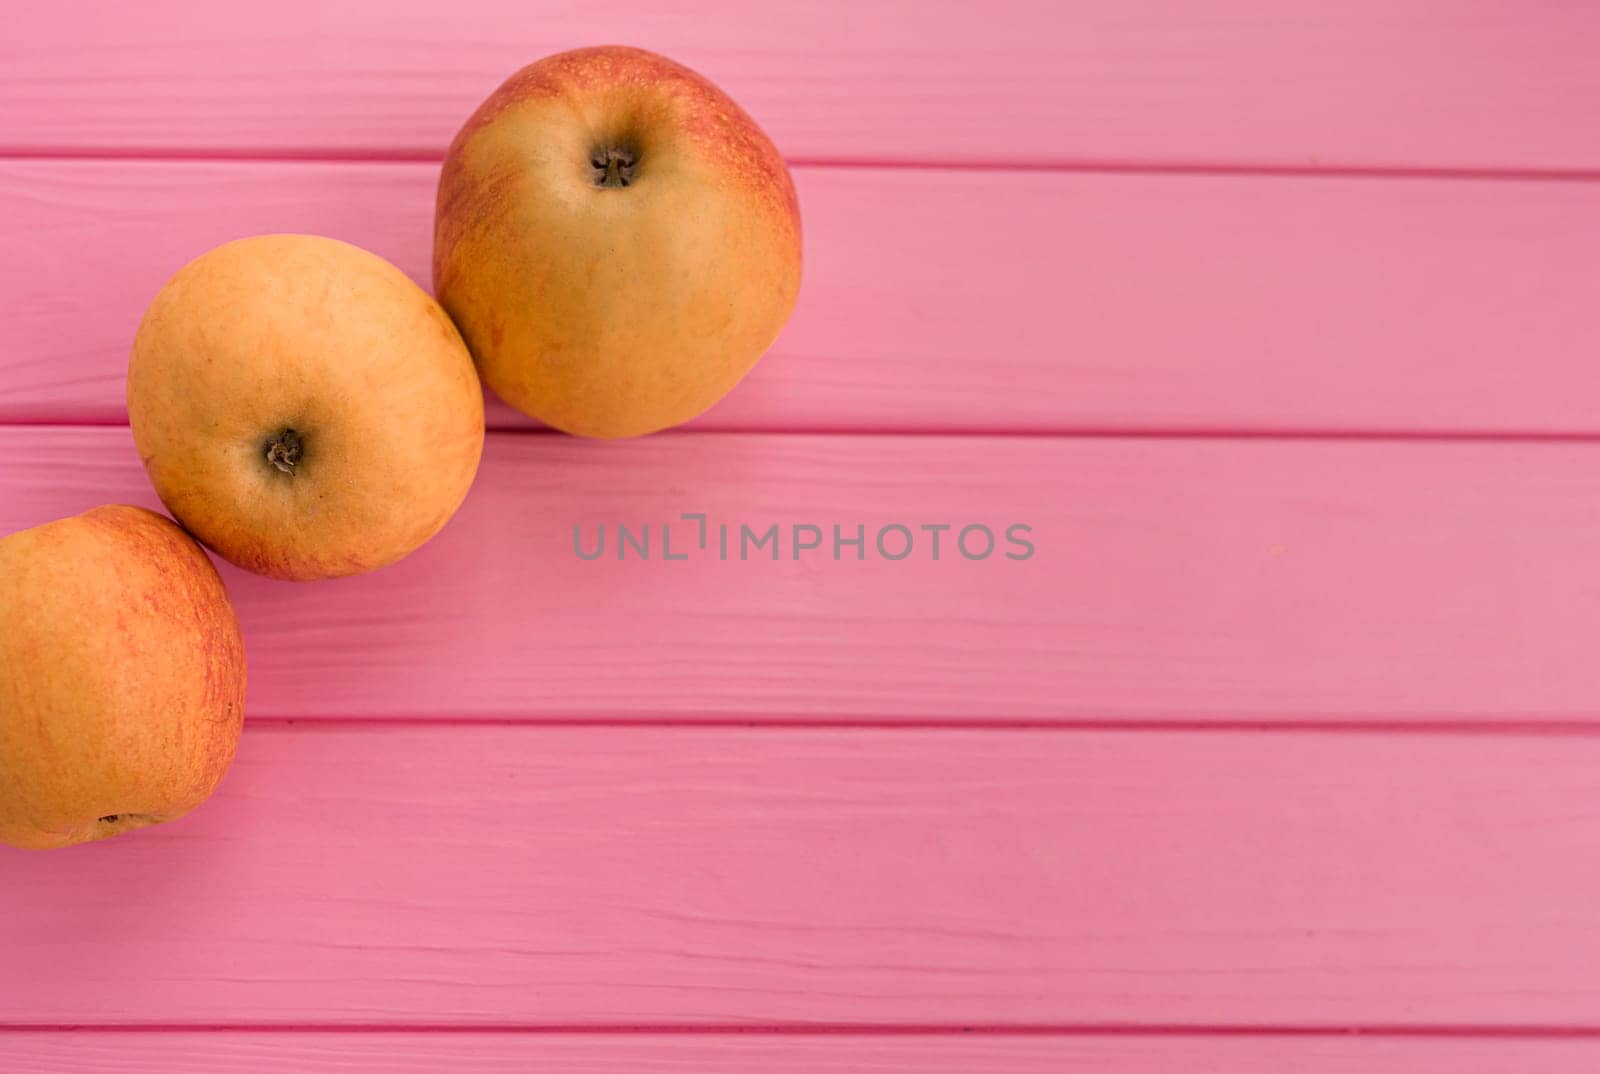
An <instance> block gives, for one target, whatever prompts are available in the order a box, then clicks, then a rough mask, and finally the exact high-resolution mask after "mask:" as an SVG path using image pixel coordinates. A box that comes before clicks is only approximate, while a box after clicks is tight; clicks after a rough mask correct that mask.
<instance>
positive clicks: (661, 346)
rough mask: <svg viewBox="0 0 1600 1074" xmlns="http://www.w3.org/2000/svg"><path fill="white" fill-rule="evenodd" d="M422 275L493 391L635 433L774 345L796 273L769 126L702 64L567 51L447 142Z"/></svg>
mask: <svg viewBox="0 0 1600 1074" xmlns="http://www.w3.org/2000/svg"><path fill="white" fill-rule="evenodd" d="M433 283H434V290H435V293H436V294H437V295H438V298H439V301H440V302H441V303H442V304H443V305H444V308H445V309H446V310H448V311H449V313H450V316H451V317H452V318H454V319H455V322H456V325H457V326H458V327H459V328H460V329H461V333H462V335H463V336H464V337H465V339H466V341H467V346H468V347H469V348H470V349H471V351H472V354H473V357H474V358H475V359H476V360H477V363H478V369H479V372H480V373H481V374H482V375H483V378H484V381H485V382H486V383H487V384H488V385H489V387H491V388H493V389H494V391H495V392H496V393H497V394H499V395H500V397H501V398H503V399H505V400H506V401H507V402H508V403H510V404H511V405H512V406H514V407H516V408H517V409H518V410H521V411H523V412H524V413H526V414H529V415H531V416H532V417H535V418H537V419H539V420H540V421H543V422H545V423H547V424H549V425H553V426H555V427H556V428H558V429H563V430H565V431H567V432H570V433H576V434H578V435H582V436H596V437H621V436H635V435H639V434H641V433H648V432H652V431H654V430H657V429H662V428H666V427H667V426H670V425H676V424H678V423H680V422H683V421H687V420H688V419H690V418H692V417H694V416H696V415H697V414H699V413H701V412H702V411H704V410H706V409H707V408H708V407H710V406H711V405H712V404H713V403H715V402H716V401H717V400H718V399H720V398H722V396H723V395H725V394H726V393H727V392H728V391H729V390H730V389H731V388H732V387H733V386H734V384H736V383H737V382H738V381H739V379H740V378H741V377H743V376H744V375H745V373H747V372H748V371H749V370H750V368H751V367H752V366H753V365H754V364H755V362H756V360H757V359H758V358H760V357H761V355H762V353H763V352H764V351H765V350H766V349H767V348H768V347H770V346H771V345H772V342H773V340H774V339H775V338H776V337H777V335H778V331H779V330H780V329H781V328H782V327H783V324H784V321H785V320H787V319H788V316H789V313H790V311H791V310H792V309H793V307H794V302H795V297H796V295H797V294H798V292H799V288H800V211H799V204H798V202H797V200H796V198H795V192H794V185H793V183H792V182H791V181H790V178H789V172H788V169H787V168H786V167H785V166H784V163H783V158H782V157H780V156H779V155H778V151H777V149H776V148H774V147H773V144H772V142H771V141H770V140H769V139H768V138H767V136H766V135H765V134H764V133H763V132H762V130H761V128H760V127H758V126H757V125H756V123H755V121H754V120H753V119H751V118H750V117H749V116H748V115H747V114H745V112H744V111H743V110H742V109H741V108H740V107H739V106H738V105H737V104H735V103H734V102H733V101H732V100H730V99H729V98H728V96H727V95H726V94H724V93H723V92H722V91H721V90H719V89H718V88H717V87H716V86H714V85H712V84H711V83H710V82H708V81H707V80H706V79H704V78H702V77H701V76H700V75H698V74H696V73H695V72H693V71H691V70H689V69H688V68H686V67H683V66H681V65H679V64H677V63H674V62H672V61H671V60H668V59H666V58H664V57H661V56H657V55H654V54H653V53H649V52H645V51H643V50H641V49H635V48H622V47H605V48H590V49H581V50H578V51H576V52H565V53H561V54H560V55H556V56H550V57H548V58H546V59H543V60H540V61H539V62H537V63H535V64H533V65H531V66H529V67H526V68H524V69H523V70H521V71H519V72H518V73H517V74H515V75H513V76H512V77H511V78H510V79H509V80H508V81H507V82H506V83H505V84H504V85H502V86H501V87H500V88H499V89H497V90H495V91H494V93H493V94H491V95H490V97H489V98H488V99H487V100H486V101H484V102H483V105H482V106H481V107H479V109H478V110H477V111H476V112H475V113H474V114H473V115H472V117H471V118H470V119H468V120H467V122H466V125H465V126H464V127H462V129H461V131H460V133H459V134H457V135H456V137H455V140H454V142H452V143H451V145H450V149H449V152H448V153H447V154H446V155H445V162H444V170H443V171H442V173H441V175H440V179H439V192H438V202H437V206H436V215H435V222H434V248H433Z"/></svg>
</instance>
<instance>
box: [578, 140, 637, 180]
mask: <svg viewBox="0 0 1600 1074" xmlns="http://www.w3.org/2000/svg"><path fill="white" fill-rule="evenodd" d="M637 163H638V161H637V159H636V158H635V156H634V154H633V153H632V152H630V151H629V150H626V149H622V148H619V147H617V146H611V147H609V148H607V149H597V150H595V152H594V153H593V154H591V155H590V157H589V165H590V167H592V168H594V185H595V186H597V187H600V188H601V189H602V190H605V189H617V188H620V187H625V186H627V185H628V184H629V183H631V182H633V169H634V166H635V165H636V164H637Z"/></svg>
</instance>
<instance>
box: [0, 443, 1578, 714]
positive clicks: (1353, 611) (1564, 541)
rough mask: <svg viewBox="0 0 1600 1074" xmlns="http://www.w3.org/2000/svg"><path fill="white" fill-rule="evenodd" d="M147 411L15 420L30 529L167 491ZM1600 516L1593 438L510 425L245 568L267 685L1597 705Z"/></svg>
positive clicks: (1530, 710) (534, 694)
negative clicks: (416, 530) (137, 432)
mask: <svg viewBox="0 0 1600 1074" xmlns="http://www.w3.org/2000/svg"><path fill="white" fill-rule="evenodd" d="M130 440H131V438H130V437H129V436H128V433H127V430H126V429H125V428H105V429H50V428H19V427H12V428H7V429H0V458H5V459H8V460H10V462H9V463H8V465H7V466H5V467H3V468H0V531H9V530H12V529H17V528H21V527H23V526H27V525H33V524H37V523H38V522H42V521H45V520H47V519H49V518H53V517H57V516H60V515H65V514H70V513H75V512H77V511H80V510H83V509H85V508H87V507H90V506H93V505H95V504H97V503H101V502H106V501H120V500H131V501H133V502H140V503H146V504H149V503H151V502H152V500H151V494H150V492H149V489H148V485H147V482H146V480H145V477H144V474H143V473H142V471H141V469H140V467H139V463H138V460H137V458H136V457H135V455H134V452H133V449H132V445H131V442H130ZM683 512H705V513H707V514H708V516H709V522H710V526H711V531H710V534H709V541H708V547H707V548H706V549H705V550H704V551H701V550H700V549H699V548H698V546H697V544H696V542H697V539H698V531H699V527H698V523H695V522H684V521H682V520H681V519H680V515H681V513H683ZM668 522H672V523H673V527H672V532H673V538H672V541H673V554H674V555H687V554H690V553H691V552H692V553H693V554H692V555H691V556H690V558H689V559H687V560H684V561H670V562H669V561H664V560H663V559H662V558H661V557H662V551H663V549H662V545H661V540H662V538H661V529H660V527H661V526H662V524H664V523H668ZM797 523H801V524H806V523H809V524H815V525H818V526H820V527H823V529H822V538H821V539H822V540H823V541H824V542H825V543H824V546H823V548H822V550H821V551H820V552H817V551H810V552H803V553H802V554H801V558H800V559H798V560H796V559H794V558H793V544H792V537H793V536H794V534H793V530H792V528H791V527H792V526H793V525H794V524H797ZM891 523H898V524H901V525H904V526H907V527H908V528H910V529H911V530H912V537H913V540H914V542H915V543H914V545H913V552H912V554H911V555H910V556H909V557H908V558H905V559H903V560H900V561H891V560H888V559H885V558H883V556H882V555H881V553H880V552H879V551H878V550H877V549H876V547H874V546H875V544H876V541H875V537H876V535H877V534H879V533H880V532H881V531H882V529H883V527H884V526H886V525H889V524H891ZM1013 523H1024V524H1027V525H1030V526H1032V527H1033V528H1032V531H1031V533H1029V534H1025V535H1022V536H1025V537H1026V538H1027V539H1029V540H1031V541H1032V543H1033V545H1034V549H1035V551H1034V554H1033V555H1032V557H1031V558H1029V559H1026V560H1022V561H1018V560H1011V559H1007V558H1005V554H1006V553H1007V552H1015V553H1016V554H1021V549H1020V547H1018V546H1015V545H1010V544H1007V543H1006V542H1005V539H1004V537H1003V533H1004V530H1005V528H1006V527H1007V526H1009V525H1011V524H1013ZM602 524H603V525H605V526H606V527H607V532H608V543H607V544H606V546H605V553H604V555H603V557H602V558H601V559H598V560H594V561H592V562H590V561H583V560H580V559H579V558H578V557H577V555H576V554H575V552H574V529H575V528H578V530H579V535H580V537H581V540H582V544H583V548H584V549H585V550H586V552H590V553H592V552H593V551H594V548H595V540H596V534H597V531H598V528H599V527H600V526H601V525H602ZM619 524H622V525H626V526H628V527H629V528H630V532H632V533H634V535H635V536H636V537H637V534H638V533H639V531H640V530H642V529H643V527H644V526H646V525H649V526H650V527H651V529H652V531H653V536H652V538H651V541H652V544H651V558H650V559H649V560H642V559H641V558H640V557H639V555H638V554H637V551H636V550H635V549H633V548H629V549H628V551H627V553H626V559H625V560H623V561H619V560H618V559H617V558H616V556H617V550H618V544H617V540H616V537H617V533H616V529H615V527H616V526H617V525H619ZM721 524H727V525H729V526H730V527H731V529H730V533H731V542H732V543H731V544H730V546H729V547H730V552H729V556H730V558H729V559H728V560H722V559H721V558H719V555H720V553H719V552H718V544H719V540H718V537H717V527H718V526H719V525H721ZM774 524H775V525H777V526H779V527H780V533H779V535H778V536H779V539H780V541H781V544H780V546H779V549H778V553H779V557H780V558H778V559H777V560H773V559H770V558H768V557H769V556H770V554H771V551H772V545H770V544H769V545H767V546H766V547H765V548H764V549H756V550H753V551H752V552H750V553H749V554H750V558H749V559H748V560H744V561H741V560H740V558H739V556H740V554H741V552H740V548H739V541H740V539H741V533H740V529H739V527H741V526H749V527H750V528H751V530H752V531H753V532H754V533H755V534H757V535H761V534H763V533H764V532H765V531H766V529H767V528H768V527H769V526H771V525H774ZM836 524H837V525H839V526H840V527H841V536H845V537H849V536H852V535H853V534H854V530H855V527H856V526H857V525H860V526H862V527H865V534H866V545H865V547H864V550H863V554H864V555H865V556H866V558H865V559H864V560H860V561H858V560H856V559H855V558H852V557H853V556H855V554H856V553H855V550H854V549H853V548H851V547H841V548H840V550H839V551H840V554H841V558H840V559H839V560H837V561H836V560H834V559H833V558H832V557H833V551H834V550H833V534H832V526H834V525H836ZM932 524H949V525H953V526H955V527H957V528H958V529H959V528H961V527H964V526H967V525H971V524H983V525H987V526H989V527H990V528H991V529H992V530H993V532H995V534H996V535H997V541H996V550H995V551H994V552H993V553H992V554H991V555H990V556H989V558H987V559H983V560H981V561H970V560H968V559H966V558H963V556H961V555H960V554H958V552H957V551H956V548H955V543H954V541H955V535H956V530H950V531H947V532H944V533H943V534H942V536H941V542H942V543H941V558H940V559H939V560H938V561H934V560H933V559H932V555H931V552H932V549H931V541H932V534H931V533H929V532H927V531H923V530H921V529H920V527H921V526H923V525H932ZM801 536H802V537H805V538H809V537H810V536H811V534H810V533H808V532H806V533H802V534H801ZM903 541H904V538H903V537H901V536H899V535H897V534H896V533H894V532H892V531H891V532H890V533H889V534H888V536H887V537H886V542H885V547H886V548H887V549H888V550H889V552H890V553H891V554H898V553H899V551H900V549H901V546H902V544H903ZM982 544H983V541H982V537H981V534H979V533H978V532H976V531H974V532H973V533H972V534H970V535H969V542H968V545H969V551H970V552H971V553H972V554H977V553H978V552H979V551H981V550H982ZM1597 547H1600V445H1595V444H1571V443H1518V444H1483V443H1451V442H1398V443H1396V442H1381V441H1379V442H1362V441H1333V442H1319V441H1283V442H1279V441H1266V440H1247V441H1238V440H1221V441H1211V440H1198V439H1197V440H1181V439H1180V440H1143V439H1134V440H1119V439H1091V440H1072V439H1055V438H986V437H835V436H763V435H714V436H707V435H694V434H677V435H665V436H658V437H653V438H647V439H645V440H641V441H633V442H623V443H597V442H588V441H577V440H572V439H569V438H565V437H558V436H553V435H519V434H505V433H502V434H495V435H492V436H491V437H490V438H489V443H488V446H487V449H486V452H485V461H484V466H483V469H482V471H481V473H480V474H479V478H478V483H477V485H476V486H475V488H474V489H473V491H472V493H471V495H469V497H468V499H467V503H466V505H465V506H464V507H463V508H462V510H461V512H460V514H459V515H457V517H456V519H455V520H454V521H453V522H452V523H451V524H450V525H449V526H448V527H447V528H446V530H445V532H444V533H443V534H442V535H441V536H440V537H438V538H436V539H435V540H434V541H433V542H432V543H431V544H429V545H428V546H426V547H425V548H424V549H422V550H421V551H420V552H418V553H417V554H415V555H414V556H412V557H411V558H410V559H408V560H406V561H405V562H403V563H402V564H400V565H398V566H396V567H394V568H391V569H389V570H386V571H382V572H379V573H377V574H374V575H368V576H365V577H361V578H354V579H345V580H340V581H336V582H330V583H326V584H317V585H305V586H297V585H284V584H281V583H273V582H270V581H267V580H265V579H259V578H255V577H250V576H243V575H241V574H240V573H239V572H237V571H231V570H230V571H228V572H227V578H228V581H229V585H230V587H231V589H232V591H233V592H234V594H235V598H236V600H237V602H238V605H239V609H240V616H241V621H242V622H243V625H244V629H245V636H246V638H247V639H248V650H249V657H250V669H251V681H250V695H249V699H248V711H249V712H250V713H251V714H252V715H255V716H268V715H271V716H307V717H315V716H320V715H339V716H385V717H389V716H408V715H436V716H479V717H489V718H522V719H540V720H549V719H580V720H581V719H629V720H634V719H654V718H668V719H680V720H681V719H700V718H707V717H711V718H725V719H739V720H746V719H748V720H753V721H761V720H793V719H803V720H840V721H846V722H851V721H859V720H869V721H871V720H911V721H922V720H929V719H954V720H984V721H987V720H995V721H1002V722H1004V721H1017V720H1051V721H1055V720H1068V721H1097V720H1147V719H1176V720H1202V721H1216V720H1222V721H1239V720H1247V721H1280V720H1337V721H1363V720H1378V721H1389V720H1397V719H1407V720H1410V719H1423V720H1473V721H1477V720H1488V721H1525V720H1561V721H1590V720H1593V719H1594V718H1595V717H1596V715H1597V713H1600V681H1597V679H1596V678H1595V675H1594V672H1593V667H1594V664H1593V645H1592V639H1593V638H1594V637H1595V636H1596V635H1597V633H1600V601H1597V600H1596V596H1595V594H1596V593H1597V592H1600V558H1597V557H1596V556H1595V554H1594V550H1595V549H1596V548H1597Z"/></svg>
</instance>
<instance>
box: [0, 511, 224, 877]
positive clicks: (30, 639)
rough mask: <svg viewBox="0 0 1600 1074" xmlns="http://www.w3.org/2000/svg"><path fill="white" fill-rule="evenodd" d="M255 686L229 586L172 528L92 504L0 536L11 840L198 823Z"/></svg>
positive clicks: (3, 740)
mask: <svg viewBox="0 0 1600 1074" xmlns="http://www.w3.org/2000/svg"><path fill="white" fill-rule="evenodd" d="M244 686H245V666H244V642H243V641H242V640H241V638H240V636H239V624H238V621H237V620H236V619H235V618H234V614H233V605H232V604H231V603H229V601H228V594H227V591H226V590H225V589H224V588H223V586H222V579H221V578H219V577H218V576H217V571H216V568H214V567H213V566H212V565H211V561H210V560H209V559H207V558H206V554H205V552H203V551H202V550H201V549H200V546H199V545H197V544H195V543H194V541H193V540H192V539H191V538H190V537H189V536H188V535H187V534H186V533H184V532H183V531H182V530H181V529H179V528H178V527H177V526H176V525H174V524H173V523H172V522H171V521H169V520H168V519H166V518H163V517H162V516H161V515H158V514H156V513H155V512H153V511H147V510H145V509H143V508H140V507H125V506H114V507H97V508H95V509H94V510H93V511H89V512H86V513H85V514H81V515H77V516H76V517H73V518H67V519H62V520H61V521H58V522H50V523H47V524H45V525H43V526H36V527H35V528H33V529H31V530H23V531H22V532H20V533H14V534H12V535H11V536H9V537H7V538H5V539H4V540H0V842H4V843H9V844H11V845H12V846H18V847H25V848H30V849H44V848H49V847H62V846H70V845H72V844H74V843H86V842H89V841H90V840H94V839H104V838H107V837H108V836H113V835H118V834H120V833H122V832H126V831H130V830H132V829H134V828H142V827H145V826H146V825H150V824H159V823H161V822H162V821H167V820H172V819H173V818H175V817H180V816H182V815H183V814H185V813H187V812H189V810H191V809H193V808H194V807H195V806H197V805H199V804H200V803H201V802H203V801H205V799H206V798H207V797H208V796H210V794H211V792H212V791H213V790H214V789H215V788H216V786H217V782H218V781H219V780H221V779H222V776H223V773H225V772H226V771H227V770H228V765H229V764H230V763H231V762H232V761H233V753H234V748H235V747H236V746H237V745H238V741H239V729H240V727H241V726H242V721H243V719H244Z"/></svg>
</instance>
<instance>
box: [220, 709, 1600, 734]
mask: <svg viewBox="0 0 1600 1074" xmlns="http://www.w3.org/2000/svg"><path fill="white" fill-rule="evenodd" d="M247 722H248V723H249V725H250V726H251V727H252V728H259V729H262V730H265V729H267V728H276V729H278V730H287V729H289V728H293V729H295V730H296V731H301V730H306V729H327V730H334V729H349V728H367V727H371V728H379V727H398V728H418V729H420V728H449V727H483V728H497V727H498V728H511V727H523V728H563V729H573V728H576V729H591V728H592V729H595V730H600V729H611V730H636V731H669V730H678V731H695V730H740V731H763V730H770V731H995V732H1009V731H1057V732H1062V733H1069V734H1071V733H1083V732H1093V733H1095V734H1103V733H1105V732H1110V731H1122V732H1127V733H1130V734H1149V733H1166V732H1174V731H1179V732H1194V731H1207V732H1227V733H1239V732H1248V733H1250V734H1273V733H1283V734H1329V733H1346V734H1377V735H1386V736H1387V735H1402V734H1403V735H1460V736H1515V737H1519V738H1522V737H1535V736H1543V737H1556V738H1588V737H1595V736H1600V718H1597V719H1595V720H1574V719H1561V720H1553V719H1550V720H1547V719H1538V718H1535V719H1530V720H1517V719H1513V718H1509V717H1502V718H1488V717H1486V718H1484V719H1482V720H1470V719H1469V720H1463V719H1453V720H1444V719H1434V718H1428V717H1418V718H1416V719H1404V718H1386V719H1370V720H1368V719H1361V718H1359V717H1357V718H1351V717H1343V718H1333V717H1325V718H1309V719H1308V718H1301V717H1293V718H1284V719H1278V720H1273V719H1253V720H1209V719H1204V718H1198V717H1187V718H1170V719H1163V718H1159V717H1157V718H1135V719H1117V718H1115V717H1105V718H1100V719H1075V718H1063V719H1059V720H1052V719H1005V718H998V719H991V718H985V717H959V718H950V719H938V718H934V719H925V720H897V719H893V718H883V717H861V716H857V717H849V716H841V717H835V718H827V717H817V716H793V717H784V716H779V717H773V718H761V719H752V718H749V717H739V716H725V717H724V716H704V717H682V716H663V717H660V718H651V717H645V716H598V717H593V718H586V717H582V716H572V717H543V716H535V717H518V716H433V715H429V716H406V715H399V714H396V715H374V716H270V715H268V716H249V717H247Z"/></svg>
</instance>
